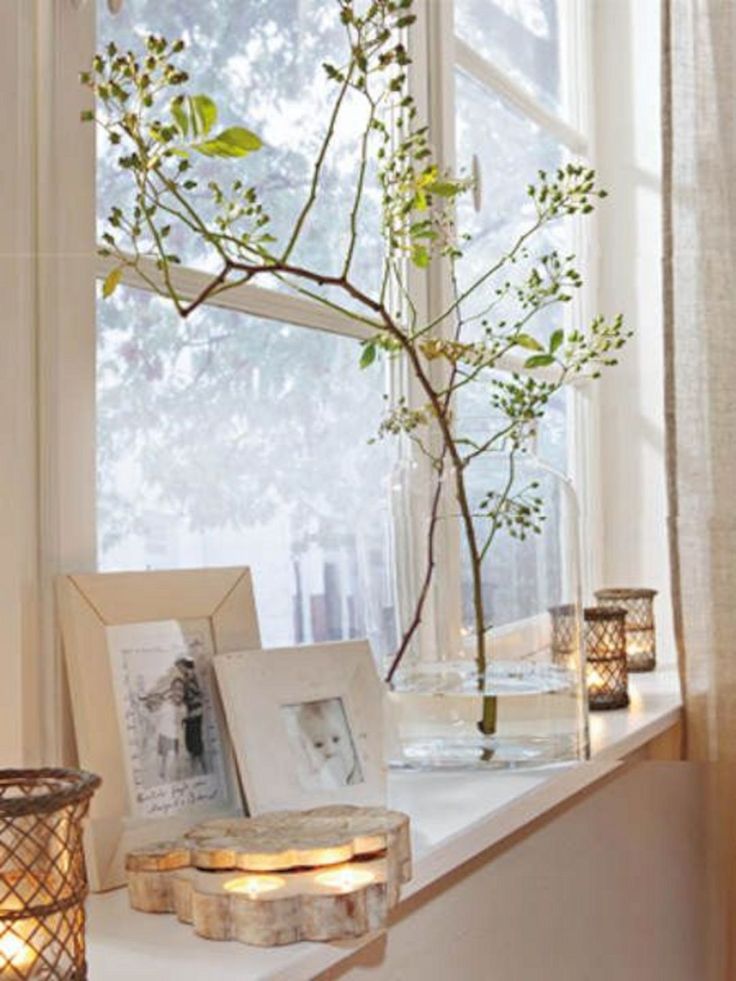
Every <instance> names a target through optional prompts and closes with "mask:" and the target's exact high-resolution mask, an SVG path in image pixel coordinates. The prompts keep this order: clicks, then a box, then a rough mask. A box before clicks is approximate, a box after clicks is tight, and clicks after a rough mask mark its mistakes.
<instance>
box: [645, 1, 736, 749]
mask: <svg viewBox="0 0 736 981" xmlns="http://www.w3.org/2000/svg"><path fill="white" fill-rule="evenodd" d="M664 45H665V50H664V59H663V78H664V91H663V105H664V147H665V155H664V174H663V176H664V185H665V188H664V193H665V243H664V246H665V248H664V253H665V260H664V261H665V331H666V336H665V341H666V343H665V350H666V359H667V365H666V398H667V405H666V415H667V420H666V421H667V430H668V469H669V491H670V523H671V528H670V530H671V542H672V561H673V567H674V578H675V581H674V584H673V585H674V602H675V613H676V616H675V621H676V630H677V633H678V638H677V640H678V648H679V653H680V666H681V671H682V676H683V683H684V687H685V693H686V707H687V746H688V756H689V758H691V759H700V760H732V761H734V762H736V0H669V4H668V5H667V7H666V10H665V31H664Z"/></svg>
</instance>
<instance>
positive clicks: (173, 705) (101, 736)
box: [56, 567, 261, 891]
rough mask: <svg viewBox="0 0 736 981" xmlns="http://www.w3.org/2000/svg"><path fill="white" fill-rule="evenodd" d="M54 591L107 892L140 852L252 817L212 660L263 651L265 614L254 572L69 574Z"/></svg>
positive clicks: (96, 877)
mask: <svg viewBox="0 0 736 981" xmlns="http://www.w3.org/2000/svg"><path fill="white" fill-rule="evenodd" d="M56 586H57V601H58V610H59V620H60V626H61V636H62V644H63V649H64V657H65V661H66V665H67V671H68V675H69V683H70V692H71V701H72V715H73V721H74V730H75V736H76V743H77V751H78V759H79V765H80V766H82V767H83V768H85V769H88V770H91V771H92V772H94V773H97V774H99V775H100V776H101V777H102V786H101V787H100V789H99V791H98V792H97V794H96V795H95V798H94V800H93V802H92V806H91V809H90V820H89V823H88V833H87V840H86V845H87V864H88V872H89V879H90V886H91V888H92V889H93V890H94V891H102V890H106V889H112V888H115V887H117V886H120V885H122V884H124V883H125V870H124V860H125V854H126V852H127V851H129V850H130V849H131V848H135V847H140V846H141V845H145V844H147V843H150V842H152V841H156V840H161V839H162V838H167V837H176V836H177V835H179V834H181V833H183V832H184V831H186V830H187V829H188V828H189V827H190V826H191V825H192V824H194V823H197V821H201V820H203V819H206V818H208V817H216V816H229V815H233V814H241V813H242V812H243V805H242V795H241V793H240V790H239V787H238V781H237V772H236V769H235V765H234V759H233V756H232V749H231V746H230V741H229V738H228V735H227V727H226V725H225V719H224V714H223V711H222V704H221V702H220V698H219V692H218V687H217V684H216V681H215V678H214V669H213V660H214V657H215V655H216V654H218V653H221V652H227V651H232V650H241V649H243V648H244V647H247V648H258V647H260V643H261V641H260V631H259V626H258V617H257V612H256V605H255V598H254V595H253V584H252V578H251V573H250V570H249V569H248V568H245V567H233V568H213V569H196V570H195V569H185V570H176V571H149V572H112V573H85V574H72V575H64V576H60V577H58V579H57V583H56ZM179 662H190V663H181V664H180V663H179ZM180 678H181V681H180ZM187 684H188V685H189V688H188V689H187V687H186V685H187ZM187 693H188V694H187ZM198 703H199V704H198ZM197 715H199V716H200V722H199V724H197V720H196V716H197ZM187 768H188V769H187Z"/></svg>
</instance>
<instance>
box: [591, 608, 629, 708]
mask: <svg viewBox="0 0 736 981" xmlns="http://www.w3.org/2000/svg"><path fill="white" fill-rule="evenodd" d="M625 619H626V610H624V609H616V608H613V607H603V606H592V607H588V608H587V609H586V610H585V612H584V616H583V623H584V638H585V654H586V677H587V684H588V706H589V707H590V708H591V709H593V710H595V709H618V708H625V707H626V706H627V705H628V704H629V688H628V670H627V665H626V639H625V632H624V622H625Z"/></svg>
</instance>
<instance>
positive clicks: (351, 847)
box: [126, 805, 411, 946]
mask: <svg viewBox="0 0 736 981" xmlns="http://www.w3.org/2000/svg"><path fill="white" fill-rule="evenodd" d="M126 869H127V872H128V893H129V898H130V903H131V906H132V907H133V908H134V909H138V910H142V911H144V912H156V913H162V912H170V913H175V914H176V916H177V918H178V919H179V920H180V921H181V922H183V923H189V924H191V925H192V926H193V928H194V931H195V932H196V933H198V934H199V935H200V936H203V937H207V938H209V939H212V940H239V941H241V942H242V943H248V944H255V945H258V946H275V945H280V944H287V943H295V942H297V941H299V940H335V939H339V938H341V937H355V936H361V935H362V934H364V933H367V932H369V931H372V930H377V929H381V928H383V927H384V926H385V924H386V918H387V916H388V912H389V910H390V909H391V908H392V907H393V906H394V905H395V904H396V903H397V902H398V898H399V890H400V887H401V884H402V883H405V882H408V881H409V879H410V878H411V846H410V841H409V818H408V816H407V815H405V814H402V813H400V812H398V811H388V810H386V809H385V808H378V807H353V806H349V805H341V806H331V807H320V808H316V809H314V810H310V811H278V812H275V813H273V814H266V815H263V816H262V817H257V818H218V819H215V820H211V821H206V822H204V823H203V824H200V825H197V826H196V827H195V828H192V829H191V830H190V831H189V832H187V834H186V835H184V836H183V837H182V838H181V839H178V840H176V841H169V842H160V843H158V844H155V845H150V846H146V847H144V848H138V849H136V850H135V851H133V852H130V853H129V854H128V856H127V859H126Z"/></svg>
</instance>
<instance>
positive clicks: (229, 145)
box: [192, 126, 263, 157]
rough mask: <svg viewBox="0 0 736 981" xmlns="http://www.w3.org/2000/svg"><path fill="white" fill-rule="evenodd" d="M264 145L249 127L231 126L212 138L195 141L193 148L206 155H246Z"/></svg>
mask: <svg viewBox="0 0 736 981" xmlns="http://www.w3.org/2000/svg"><path fill="white" fill-rule="evenodd" d="M262 146H263V143H262V142H261V140H260V138H259V137H258V136H256V134H255V133H251V131H250V130H249V129H243V128H242V127H241V126H231V127H230V129H224V130H223V131H222V132H221V133H218V134H217V136H215V137H213V139H211V140H204V141H203V142H201V143H193V144H192V149H193V150H197V151H198V152H199V153H201V154H203V155H204V156H205V157H245V156H247V155H248V154H249V153H251V151H253V150H260V148H261V147H262Z"/></svg>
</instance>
